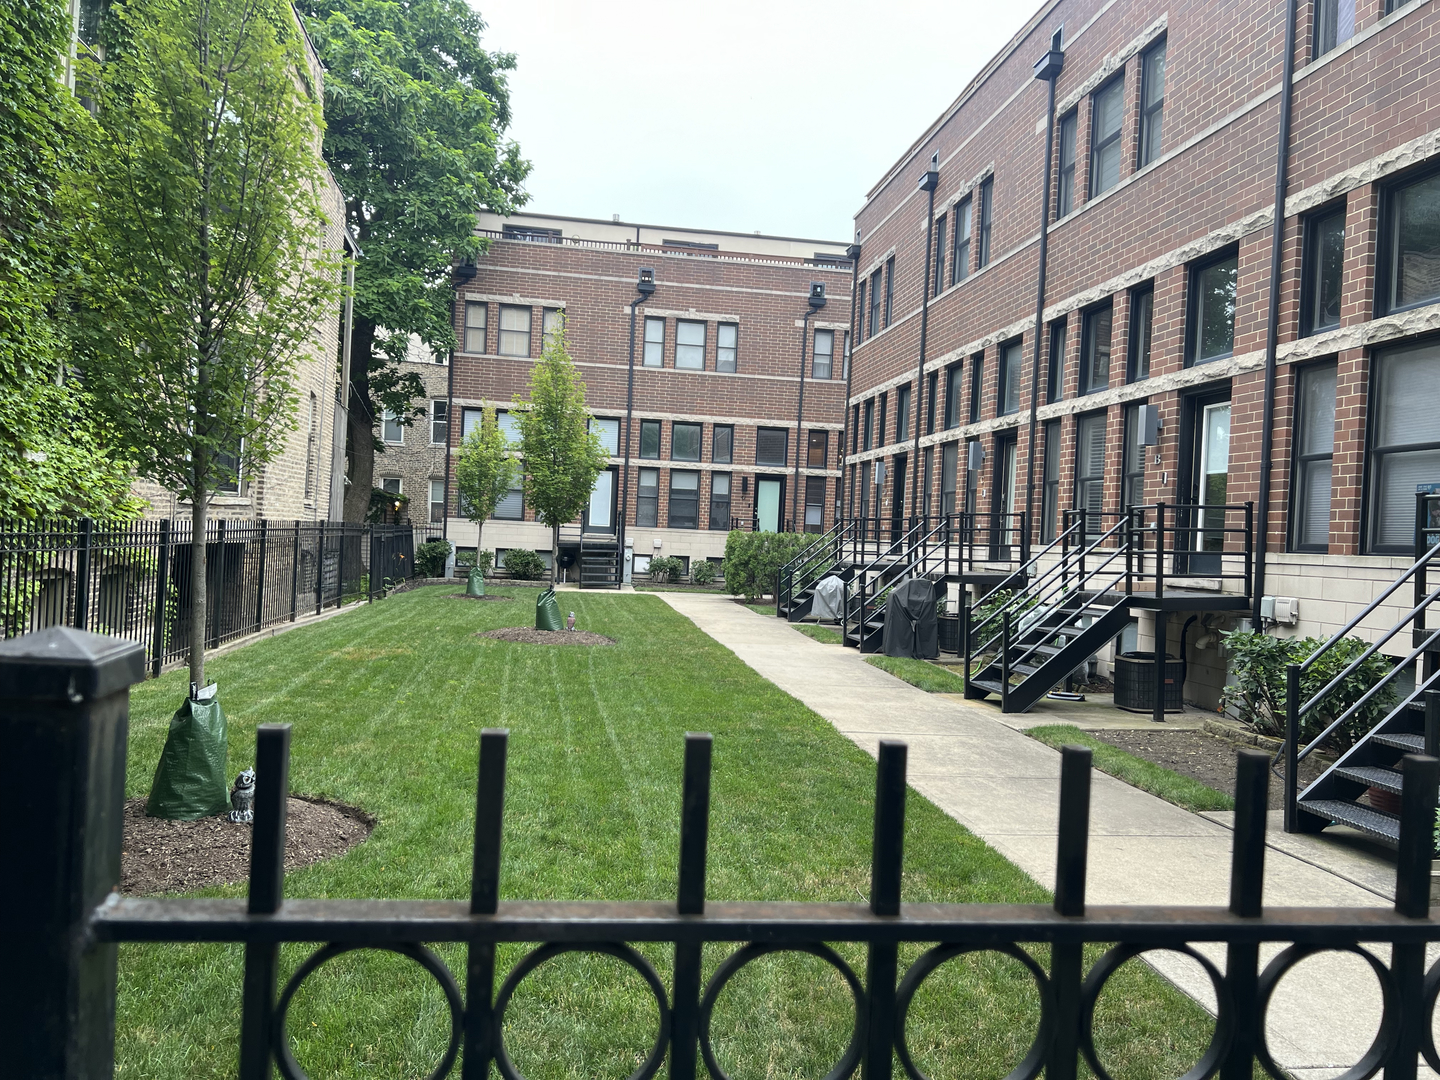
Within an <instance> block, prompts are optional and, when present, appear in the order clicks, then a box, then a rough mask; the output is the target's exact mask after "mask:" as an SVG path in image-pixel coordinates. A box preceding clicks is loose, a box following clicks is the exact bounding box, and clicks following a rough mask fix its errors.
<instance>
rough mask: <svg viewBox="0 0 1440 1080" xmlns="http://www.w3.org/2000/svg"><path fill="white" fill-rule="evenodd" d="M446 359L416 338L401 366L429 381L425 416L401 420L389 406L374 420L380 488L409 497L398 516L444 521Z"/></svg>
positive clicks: (424, 521)
mask: <svg viewBox="0 0 1440 1080" xmlns="http://www.w3.org/2000/svg"><path fill="white" fill-rule="evenodd" d="M447 360H448V358H447V357H445V356H444V355H441V356H435V355H434V354H433V353H431V352H430V350H429V349H427V348H426V347H425V346H423V345H422V344H421V343H420V340H419V339H418V338H412V339H411V341H410V351H409V353H408V354H407V355H406V357H405V359H404V360H403V361H402V362H401V365H400V367H401V371H402V372H403V373H404V374H407V375H408V374H414V375H416V376H418V377H419V379H420V381H421V383H423V384H424V386H425V399H424V403H423V408H424V410H425V415H424V416H423V417H420V418H418V419H416V420H414V422H412V423H409V424H400V423H398V422H397V421H396V419H395V417H393V416H391V415H390V414H389V412H388V411H387V412H385V413H382V415H381V417H380V420H379V422H378V423H376V425H375V487H376V489H377V490H380V491H387V492H392V493H394V494H396V495H404V496H405V497H406V499H407V500H408V501H407V503H406V505H405V508H404V509H403V510H402V511H401V513H400V514H399V519H400V520H402V521H410V522H413V523H415V524H417V525H421V524H428V523H434V524H437V525H439V524H443V523H444V521H445V464H446V453H445V451H446V445H447V441H448V439H449V432H450V424H449V402H450V367H449V364H448V363H447ZM386 520H387V521H389V520H391V518H390V517H388V516H387V517H386Z"/></svg>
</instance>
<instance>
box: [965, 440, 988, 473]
mask: <svg viewBox="0 0 1440 1080" xmlns="http://www.w3.org/2000/svg"><path fill="white" fill-rule="evenodd" d="M966 465H967V467H968V469H969V471H970V472H979V471H980V470H981V468H982V467H983V466H984V465H985V447H984V446H982V445H981V443H980V441H979V440H978V439H972V440H971V441H970V453H969V460H968V461H967V462H966Z"/></svg>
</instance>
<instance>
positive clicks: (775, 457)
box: [755, 427, 790, 466]
mask: <svg viewBox="0 0 1440 1080" xmlns="http://www.w3.org/2000/svg"><path fill="white" fill-rule="evenodd" d="M789 460H790V432H788V431H786V430H785V429H784V428H766V427H762V428H756V430H755V464H756V465H780V466H783V465H784V464H785V463H786V462H787V461H789Z"/></svg>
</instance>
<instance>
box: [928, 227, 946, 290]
mask: <svg viewBox="0 0 1440 1080" xmlns="http://www.w3.org/2000/svg"><path fill="white" fill-rule="evenodd" d="M944 287H945V215H944V214H941V215H940V217H939V218H938V219H937V220H936V222H935V277H934V280H933V281H932V283H931V285H930V295H931V296H939V295H940V290H941V289H943V288H944Z"/></svg>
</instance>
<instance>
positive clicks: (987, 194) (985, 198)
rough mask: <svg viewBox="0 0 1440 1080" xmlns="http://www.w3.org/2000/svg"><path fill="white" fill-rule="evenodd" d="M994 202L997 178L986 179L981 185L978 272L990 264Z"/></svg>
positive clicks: (976, 257)
mask: <svg viewBox="0 0 1440 1080" xmlns="http://www.w3.org/2000/svg"><path fill="white" fill-rule="evenodd" d="M994 202H995V178H994V177H986V178H985V181H984V182H983V183H982V184H981V185H980V230H979V232H980V236H979V241H980V242H979V244H978V246H977V247H978V250H977V251H976V254H975V268H976V269H977V270H978V269H980V268H981V267H982V266H987V265H989V263H990V225H991V219H992V218H993V217H994V212H995V208H994V205H993V204H994Z"/></svg>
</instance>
